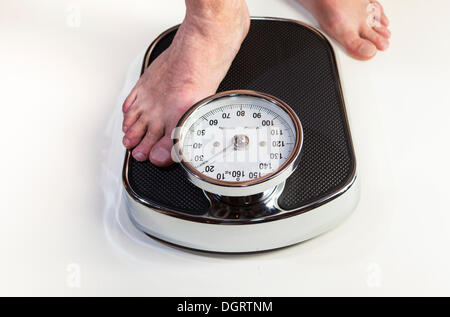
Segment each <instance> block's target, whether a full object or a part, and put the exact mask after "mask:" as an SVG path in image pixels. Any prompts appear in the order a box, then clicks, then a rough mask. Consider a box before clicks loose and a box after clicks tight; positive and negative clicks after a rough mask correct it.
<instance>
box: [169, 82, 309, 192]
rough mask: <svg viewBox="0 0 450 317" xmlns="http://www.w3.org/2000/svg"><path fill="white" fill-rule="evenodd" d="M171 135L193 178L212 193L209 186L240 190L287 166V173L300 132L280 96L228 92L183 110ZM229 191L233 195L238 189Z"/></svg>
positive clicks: (298, 124) (259, 189) (298, 142)
mask: <svg viewBox="0 0 450 317" xmlns="http://www.w3.org/2000/svg"><path fill="white" fill-rule="evenodd" d="M175 139H176V143H175V150H176V154H177V155H178V158H179V160H180V163H181V164H182V165H183V167H184V168H185V169H186V170H187V171H188V172H189V173H190V174H191V175H193V176H195V178H196V179H195V181H194V183H195V184H196V185H198V186H200V187H202V188H203V189H205V190H208V191H211V192H213V193H214V188H212V187H211V185H217V186H222V187H228V188H231V187H238V188H240V189H242V188H243V187H250V186H253V185H256V184H261V183H264V182H265V181H267V180H269V179H272V178H274V177H276V176H278V175H280V174H282V172H283V171H285V170H286V169H287V170H288V171H290V172H292V171H293V168H295V166H293V165H295V162H296V159H297V157H298V155H299V153H300V150H301V145H302V140H303V133H302V128H301V123H300V120H299V119H298V117H297V115H296V114H295V113H294V111H293V110H292V109H291V108H290V107H289V106H287V105H286V104H285V103H283V102H282V101H280V100H278V99H276V98H274V97H272V96H269V95H266V94H261V93H257V92H252V91H232V92H224V93H219V94H216V95H214V96H212V97H209V98H207V99H205V100H202V101H200V102H199V103H197V104H196V105H194V106H193V107H192V108H191V109H190V110H188V112H187V113H186V114H185V115H184V116H183V117H182V118H181V120H180V122H179V124H178V128H177V131H176V137H175ZM289 174H290V173H289ZM284 179H285V177H284V178H283V179H279V182H282V181H283V180H284ZM275 182H276V180H275ZM276 185H277V184H275V186H276ZM271 186H272V187H273V186H274V182H272V184H271ZM263 187H264V186H259V188H258V189H257V190H256V192H257V191H263V190H264V188H263ZM219 191H220V190H219ZM216 192H217V188H216ZM228 192H229V191H228ZM232 194H233V196H236V195H237V191H235V192H234V193H232ZM247 194H248V193H247Z"/></svg>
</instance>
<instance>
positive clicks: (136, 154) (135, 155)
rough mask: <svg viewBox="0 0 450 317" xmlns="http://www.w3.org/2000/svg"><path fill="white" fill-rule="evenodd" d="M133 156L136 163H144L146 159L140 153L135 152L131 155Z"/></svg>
mask: <svg viewBox="0 0 450 317" xmlns="http://www.w3.org/2000/svg"><path fill="white" fill-rule="evenodd" d="M133 156H134V158H135V159H136V160H138V161H145V159H146V157H145V155H144V154H143V153H141V152H136V153H134V154H133Z"/></svg>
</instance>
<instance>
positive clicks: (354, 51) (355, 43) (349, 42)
mask: <svg viewBox="0 0 450 317" xmlns="http://www.w3.org/2000/svg"><path fill="white" fill-rule="evenodd" d="M337 40H338V41H339V42H340V43H342V44H343V45H344V46H345V48H346V49H347V52H348V53H349V54H350V55H351V56H353V57H355V58H357V59H360V60H368V59H371V58H372V57H374V56H375V54H376V53H377V49H376V47H375V45H373V44H372V43H371V42H370V41H367V40H364V39H362V38H361V37H360V36H359V35H358V34H356V33H353V32H349V33H346V34H344V36H343V37H342V38H341V39H339V38H337Z"/></svg>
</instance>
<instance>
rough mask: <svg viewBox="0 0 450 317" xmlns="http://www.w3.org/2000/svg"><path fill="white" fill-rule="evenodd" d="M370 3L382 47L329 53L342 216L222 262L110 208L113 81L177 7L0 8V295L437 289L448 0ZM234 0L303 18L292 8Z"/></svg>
mask: <svg viewBox="0 0 450 317" xmlns="http://www.w3.org/2000/svg"><path fill="white" fill-rule="evenodd" d="M382 2H383V4H384V5H385V8H386V11H387V13H388V16H389V17H390V20H391V30H392V33H393V36H392V45H391V48H390V49H389V50H388V51H387V52H386V53H381V54H379V55H378V56H377V57H376V58H375V59H374V60H373V61H370V62H358V61H356V60H353V59H351V58H349V57H348V56H347V55H345V54H344V53H343V51H342V48H341V47H339V46H338V45H337V44H336V45H335V48H336V50H337V51H338V52H341V53H342V54H341V57H342V63H341V64H342V65H341V66H342V80H343V82H344V85H345V88H346V96H347V99H348V105H347V108H348V112H349V116H350V119H351V123H352V126H351V127H352V132H353V137H354V142H355V147H356V151H357V156H358V163H359V175H360V179H361V181H362V196H361V201H360V203H359V206H358V208H357V209H356V210H355V212H354V213H353V215H352V216H351V217H350V218H348V220H346V221H345V222H344V223H343V224H342V225H340V226H339V227H338V228H336V229H334V230H332V231H331V232H328V233H327V234H324V235H321V236H320V237H318V238H316V239H313V240H311V241H308V242H306V243H302V244H299V245H296V246H294V247H289V248H286V249H283V250H279V251H275V252H269V253H263V254H255V255H241V256H225V255H213V254H203V253H194V252H188V251H185V250H182V249H176V248H172V247H169V246H166V245H164V244H161V243H159V242H157V241H153V240H151V239H149V238H146V237H145V236H144V235H143V234H141V233H140V232H138V231H137V230H135V229H134V228H133V227H132V226H131V225H130V223H129V221H128V219H127V217H126V216H125V214H124V209H123V201H122V196H121V184H120V172H121V163H122V158H123V153H124V152H123V148H122V147H121V145H120V140H121V132H120V121H121V117H120V109H119V105H120V103H121V100H122V99H123V97H124V95H125V94H126V92H127V91H128V90H129V89H130V87H129V85H128V86H127V85H125V86H124V83H125V82H126V77H127V74H128V79H129V80H131V81H135V80H136V79H137V68H138V67H137V65H139V64H140V62H141V61H140V58H141V57H140V56H141V55H142V52H143V50H144V49H145V48H146V47H147V46H148V44H149V43H150V42H151V41H152V40H153V39H154V38H155V37H156V36H157V35H158V34H159V33H161V32H162V31H164V30H166V29H167V28H169V27H171V26H173V25H175V24H177V23H179V22H180V21H181V20H182V18H183V14H184V4H183V1H182V0H162V1H156V0H153V1H150V0H145V1H144V0H142V1H137V0H133V1H111V0H85V1H76V0H71V1H62V0H53V1H50V0H47V1H42V0H41V1H34V0H29V1H23V0H21V1H17V0H14V1H13V0H10V1H7V0H1V1H0V92H1V94H0V97H1V99H0V100H1V125H0V132H1V137H0V140H1V148H2V153H1V158H0V169H1V170H0V173H1V174H0V175H1V182H0V197H1V200H0V204H1V205H0V206H1V218H0V257H1V258H0V295H228V296H231V295H235V296H240V295H248V296H256V295H262V296H265V295H364V296H366V295H450V270H449V265H450V255H449V242H450V234H449V227H450V207H449V204H448V199H449V197H450V190H449V186H450V181H449V180H450V171H449V167H448V166H449V164H448V161H449V159H450V158H449V153H450V152H449V150H448V146H449V140H448V138H449V136H450V110H449V106H450V98H449V97H450V88H449V74H450V59H449V51H450V43H449V40H448V35H449V34H450V25H449V23H448V12H449V11H450V4H449V2H448V1H445V0H433V1H423V0H402V1H401V0H395V1H394V0H390V1H388V0H385V1H382ZM248 3H249V7H250V11H251V14H252V15H259V16H278V17H285V18H293V19H299V20H303V21H306V22H308V23H310V24H313V25H317V23H316V22H315V21H314V20H313V19H312V18H311V16H310V15H309V14H308V13H307V12H306V11H304V10H303V9H302V8H301V7H300V6H298V5H297V4H296V3H295V1H288V0H284V1H283V0H272V1H267V0H265V1H259V0H252V1H248ZM78 13H79V15H78ZM130 65H131V66H130ZM133 65H134V68H133ZM129 69H130V70H131V71H128V70H129ZM133 69H134V71H133Z"/></svg>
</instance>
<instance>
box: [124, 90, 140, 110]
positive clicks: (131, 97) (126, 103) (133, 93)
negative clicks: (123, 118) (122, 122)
mask: <svg viewBox="0 0 450 317" xmlns="http://www.w3.org/2000/svg"><path fill="white" fill-rule="evenodd" d="M136 98H137V89H136V88H133V90H132V91H131V92H130V94H129V95H128V97H127V98H126V99H125V101H124V102H123V105H122V111H123V112H124V113H125V112H127V111H128V109H130V107H131V105H132V104H133V103H134V102H135V100H136Z"/></svg>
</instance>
